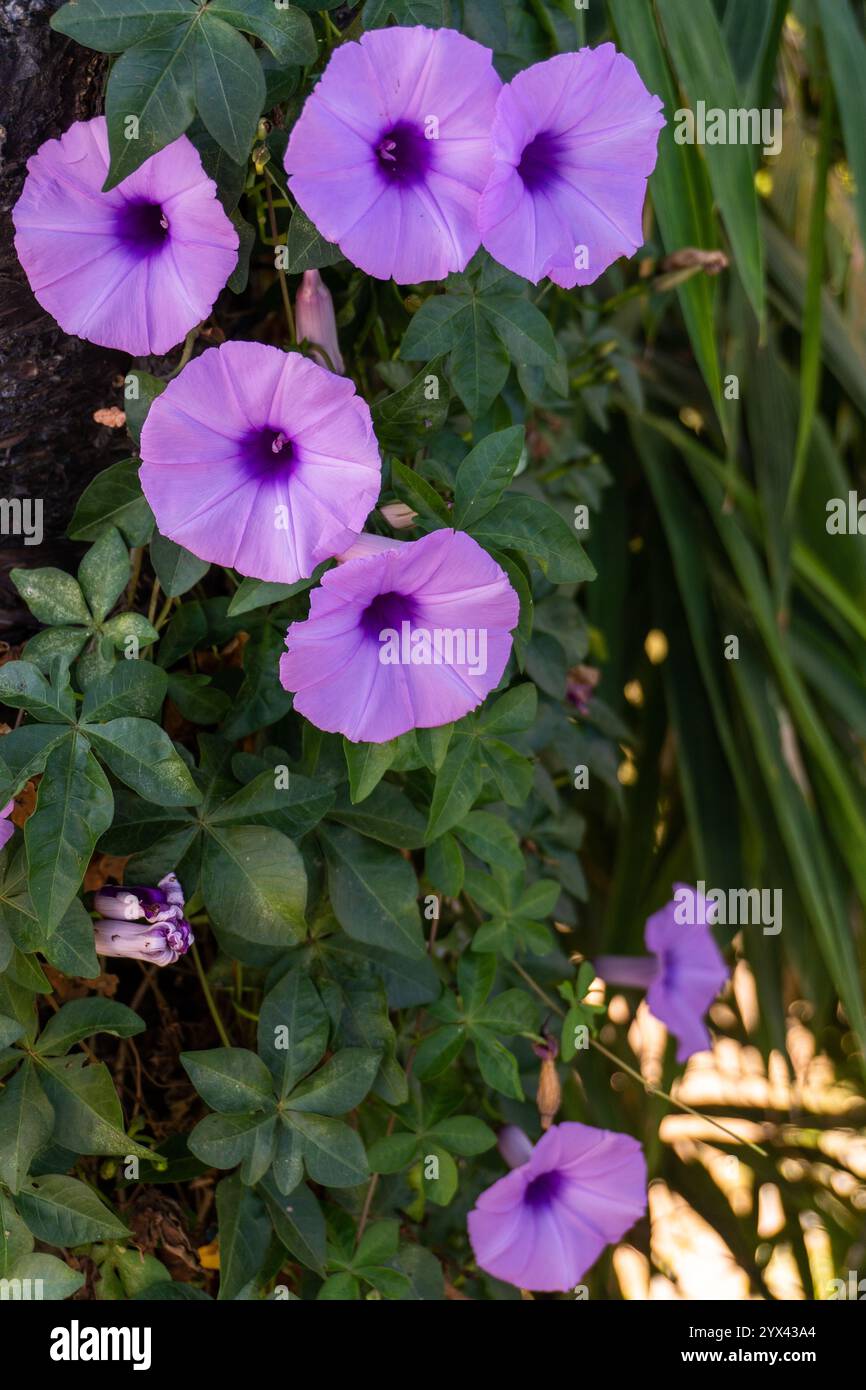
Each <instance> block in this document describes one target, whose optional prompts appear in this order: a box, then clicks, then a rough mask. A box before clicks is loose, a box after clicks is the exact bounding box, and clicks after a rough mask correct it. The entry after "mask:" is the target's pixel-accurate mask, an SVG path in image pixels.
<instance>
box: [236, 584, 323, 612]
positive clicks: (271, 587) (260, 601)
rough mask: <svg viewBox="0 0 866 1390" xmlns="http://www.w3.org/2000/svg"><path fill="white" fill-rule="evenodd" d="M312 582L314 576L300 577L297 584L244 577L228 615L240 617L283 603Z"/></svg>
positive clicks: (301, 591) (307, 587)
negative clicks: (243, 614) (270, 605)
mask: <svg viewBox="0 0 866 1390" xmlns="http://www.w3.org/2000/svg"><path fill="white" fill-rule="evenodd" d="M312 584H313V579H312V578H310V579H299V580H298V582H297V584H271V583H269V582H268V581H267V580H265V579H242V580H241V582H240V584H239V585H238V587H237V588H236V589H235V591H234V593H233V594H232V600H231V603H230V604H229V606H228V617H230V618H238V617H240V615H241V614H242V613H251V612H253V610H254V609H256V608H265V607H267V606H268V605H269V604H271V603H281V602H282V600H283V599H286V598H291V597H292V595H293V594H300V593H303V592H304V591H305V590H306V589H309V588H310V587H311V586H312Z"/></svg>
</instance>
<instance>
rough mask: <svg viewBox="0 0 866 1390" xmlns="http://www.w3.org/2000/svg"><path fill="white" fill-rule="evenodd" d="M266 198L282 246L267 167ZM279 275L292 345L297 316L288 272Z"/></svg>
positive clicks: (276, 241)
mask: <svg viewBox="0 0 866 1390" xmlns="http://www.w3.org/2000/svg"><path fill="white" fill-rule="evenodd" d="M265 198H266V200H267V204H268V221H269V223H270V227H271V236H272V238H273V240H274V244H275V245H279V244H281V243H280V232H279V228H278V227H277V214H276V210H275V208H274V195H273V193H272V192H271V175H270V172H269V170H268V168H267V166H265ZM277 275H278V276H279V281H280V294H281V295H282V296H283V308H284V310H285V312H286V323H287V324H288V326H289V341H290V342H291V343H294V342H296V341H297V334H296V332H295V316H294V314H293V313H292V301H291V297H290V295H289V284H288V281H287V280H286V272H285V271H284V270H282V269H281V268H280V267H277Z"/></svg>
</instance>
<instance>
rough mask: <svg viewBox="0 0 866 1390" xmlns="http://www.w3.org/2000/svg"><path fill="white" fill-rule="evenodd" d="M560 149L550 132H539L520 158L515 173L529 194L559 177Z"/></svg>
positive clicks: (555, 137)
mask: <svg viewBox="0 0 866 1390" xmlns="http://www.w3.org/2000/svg"><path fill="white" fill-rule="evenodd" d="M561 163H562V149H561V146H560V141H559V137H558V136H557V135H555V134H554V133H553V131H552V130H542V131H539V133H538V135H536V136H535V138H534V139H533V140H530V142H529V144H528V145H527V146H526V148H525V149H524V151H523V154H522V155H521V156H520V163H519V164H518V166H517V172H518V174H519V175H520V177H521V178H522V179H523V183H524V186H525V187H526V188H527V189H528V190H529V192H530V193H534V192H535V191H536V189H540V188H546V187H547V186H548V185H549V184H551V183H553V181H554V180H555V179H556V178H557V177H558V175H559V169H560V165H561Z"/></svg>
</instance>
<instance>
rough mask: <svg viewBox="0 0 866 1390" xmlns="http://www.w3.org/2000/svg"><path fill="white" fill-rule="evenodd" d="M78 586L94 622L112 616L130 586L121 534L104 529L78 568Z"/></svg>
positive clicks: (125, 549)
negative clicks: (112, 610)
mask: <svg viewBox="0 0 866 1390" xmlns="http://www.w3.org/2000/svg"><path fill="white" fill-rule="evenodd" d="M78 582H79V584H80V585H81V588H82V591H83V593H84V597H85V598H86V600H87V603H88V606H89V608H90V612H91V613H92V615H93V620H94V622H97V623H101V622H102V620H103V618H105V617H106V616H107V614H108V613H110V612H111V609H112V608H113V607H114V605H115V603H116V602H117V600H118V599H119V598H120V595H121V594H122V593H123V591H124V589H125V588H126V586H127V584H128V583H129V551H128V550H127V548H126V546H125V545H124V543H123V538H122V536H121V534H120V532H119V531H118V530H117V529H116V528H115V527H114V526H109V527H106V529H105V531H103V533H102V535H101V536H100V537H99V539H98V540H97V541H95V542H94V544H93V545H92V546H91V547H90V549H89V550H88V552H87V554H86V555H85V557H84V559H83V560H82V561H81V564H80V565H79V567H78Z"/></svg>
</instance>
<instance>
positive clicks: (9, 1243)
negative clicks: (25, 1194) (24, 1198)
mask: <svg viewBox="0 0 866 1390" xmlns="http://www.w3.org/2000/svg"><path fill="white" fill-rule="evenodd" d="M32 1249H33V1237H32V1235H31V1234H30V1232H29V1231H28V1229H27V1227H26V1226H25V1225H24V1222H23V1221H22V1220H21V1217H20V1216H19V1215H18V1213H17V1211H16V1210H15V1207H14V1206H13V1205H12V1199H11V1197H10V1196H9V1194H8V1193H6V1192H3V1190H2V1189H0V1279H5V1278H6V1277H7V1276H8V1274H9V1271H10V1270H11V1269H12V1268H13V1266H14V1265H15V1264H16V1262H17V1261H18V1260H20V1259H22V1258H23V1257H24V1256H25V1255H29V1254H30V1252H31V1250H32Z"/></svg>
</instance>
